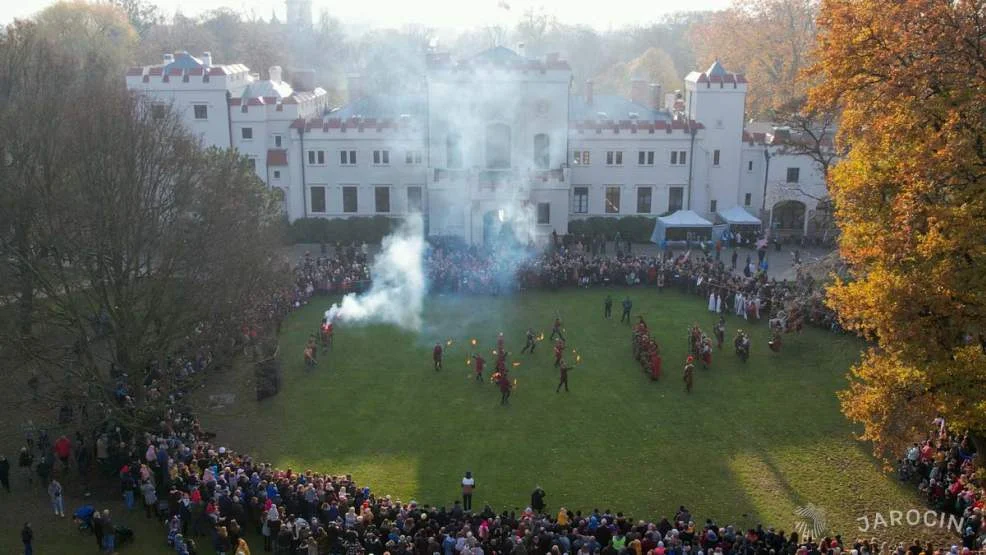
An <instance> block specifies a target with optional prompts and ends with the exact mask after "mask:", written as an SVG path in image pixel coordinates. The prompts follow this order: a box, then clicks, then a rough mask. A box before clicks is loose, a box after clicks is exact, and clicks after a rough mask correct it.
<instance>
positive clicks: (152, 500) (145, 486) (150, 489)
mask: <svg viewBox="0 0 986 555" xmlns="http://www.w3.org/2000/svg"><path fill="white" fill-rule="evenodd" d="M140 493H141V494H142V495H143V497H144V512H145V513H146V514H147V518H151V512H152V511H153V512H154V516H160V513H159V512H158V508H157V488H155V487H154V483H153V482H152V481H151V480H144V483H142V484H141V485H140Z"/></svg>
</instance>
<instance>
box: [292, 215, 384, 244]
mask: <svg viewBox="0 0 986 555" xmlns="http://www.w3.org/2000/svg"><path fill="white" fill-rule="evenodd" d="M400 223H401V220H400V219H398V218H390V217H388V216H353V217H350V218H299V219H297V220H295V221H294V222H292V223H291V233H290V237H291V240H292V241H293V242H295V243H323V242H324V243H335V242H336V241H342V242H343V243H351V242H353V241H360V242H362V241H366V242H367V243H379V242H380V241H381V240H382V239H383V238H384V237H386V236H387V235H388V234H389V233H390V232H391V231H393V230H394V229H396V228H397V226H399V225H400Z"/></svg>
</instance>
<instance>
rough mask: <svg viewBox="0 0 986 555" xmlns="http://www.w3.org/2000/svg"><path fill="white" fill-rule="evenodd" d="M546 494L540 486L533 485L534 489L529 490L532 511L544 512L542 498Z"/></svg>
mask: <svg viewBox="0 0 986 555" xmlns="http://www.w3.org/2000/svg"><path fill="white" fill-rule="evenodd" d="M546 496H547V494H546V493H544V490H543V489H541V486H534V491H533V492H531V508H532V509H534V512H535V513H537V514H541V513H543V512H544V498H545V497H546Z"/></svg>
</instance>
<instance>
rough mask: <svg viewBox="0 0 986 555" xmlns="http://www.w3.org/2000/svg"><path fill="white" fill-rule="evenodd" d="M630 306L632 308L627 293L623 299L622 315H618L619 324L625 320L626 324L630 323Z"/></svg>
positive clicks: (631, 302)
mask: <svg viewBox="0 0 986 555" xmlns="http://www.w3.org/2000/svg"><path fill="white" fill-rule="evenodd" d="M632 308H633V301H631V300H630V296H629V295H627V297H626V298H625V299H623V315H622V316H620V323H621V324H622V323H623V322H626V323H627V324H629V323H630V309H632Z"/></svg>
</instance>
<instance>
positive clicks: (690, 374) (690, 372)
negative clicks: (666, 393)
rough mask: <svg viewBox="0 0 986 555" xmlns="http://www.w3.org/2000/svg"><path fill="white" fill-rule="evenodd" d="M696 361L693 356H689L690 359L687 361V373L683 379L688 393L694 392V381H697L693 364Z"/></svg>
mask: <svg viewBox="0 0 986 555" xmlns="http://www.w3.org/2000/svg"><path fill="white" fill-rule="evenodd" d="M694 361H695V357H693V356H691V355H689V356H688V358H687V359H686V360H685V373H684V376H683V378H684V380H685V392H686V393H691V392H692V384H693V383H694V382H693V380H694V379H695V365H694V364H692V363H693V362H694Z"/></svg>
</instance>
